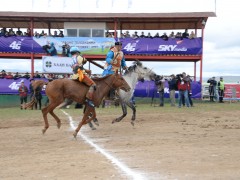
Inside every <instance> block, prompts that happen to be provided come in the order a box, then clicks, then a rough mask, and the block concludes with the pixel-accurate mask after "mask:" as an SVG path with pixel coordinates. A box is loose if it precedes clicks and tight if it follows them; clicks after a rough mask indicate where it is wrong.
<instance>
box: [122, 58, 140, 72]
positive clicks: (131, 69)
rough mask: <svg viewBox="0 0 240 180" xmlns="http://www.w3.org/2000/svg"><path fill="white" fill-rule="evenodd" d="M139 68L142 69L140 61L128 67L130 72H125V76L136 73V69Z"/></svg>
mask: <svg viewBox="0 0 240 180" xmlns="http://www.w3.org/2000/svg"><path fill="white" fill-rule="evenodd" d="M137 66H139V67H142V63H141V62H140V61H139V60H136V61H134V62H133V65H131V66H129V67H128V70H127V71H126V72H125V75H128V74H130V73H132V72H134V71H135V69H136V68H137Z"/></svg>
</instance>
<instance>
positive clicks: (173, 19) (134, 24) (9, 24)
mask: <svg viewBox="0 0 240 180" xmlns="http://www.w3.org/2000/svg"><path fill="white" fill-rule="evenodd" d="M208 17H216V14H215V13H214V12H183V13H45V12H13V11H5V12H0V27H6V28H17V27H20V28H28V27H31V26H30V25H31V20H33V22H34V28H40V29H48V28H49V27H50V28H51V29H64V22H106V23H107V28H108V29H110V30H112V29H114V26H115V22H117V24H118V25H117V29H118V30H171V29H201V28H202V20H203V19H204V20H205V22H207V19H208Z"/></svg>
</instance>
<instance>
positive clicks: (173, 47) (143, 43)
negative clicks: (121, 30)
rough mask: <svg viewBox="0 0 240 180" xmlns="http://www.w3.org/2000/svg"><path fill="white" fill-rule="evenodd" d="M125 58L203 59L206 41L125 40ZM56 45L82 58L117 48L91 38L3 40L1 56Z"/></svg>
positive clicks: (110, 40)
mask: <svg viewBox="0 0 240 180" xmlns="http://www.w3.org/2000/svg"><path fill="white" fill-rule="evenodd" d="M119 40H120V41H121V42H122V43H123V46H122V50H123V52H124V54H126V55H127V54H157V55H200V54H201V53H202V38H195V39H183V40H181V39H178V38H174V39H172V38H169V39H168V41H164V40H163V39H162V38H152V39H151V38H137V39H133V38H123V39H119ZM51 42H53V43H54V45H55V47H56V49H57V53H58V54H62V46H63V45H65V44H68V45H69V46H77V47H78V48H79V49H80V51H81V52H82V54H99V55H101V54H102V55H106V54H107V52H108V51H109V49H110V47H111V46H113V45H114V42H115V39H114V38H97V37H96V38H87V37H63V38H61V37H41V38H35V37H20V36H16V37H0V52H19V53H31V52H33V53H45V51H44V50H43V48H42V46H44V45H47V44H49V43H51Z"/></svg>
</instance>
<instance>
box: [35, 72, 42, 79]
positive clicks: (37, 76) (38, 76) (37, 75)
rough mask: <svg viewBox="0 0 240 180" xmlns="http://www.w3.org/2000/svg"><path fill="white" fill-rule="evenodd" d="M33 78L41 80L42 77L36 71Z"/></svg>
mask: <svg viewBox="0 0 240 180" xmlns="http://www.w3.org/2000/svg"><path fill="white" fill-rule="evenodd" d="M33 77H34V78H41V75H40V74H39V73H38V71H36V72H35V74H34V76H33Z"/></svg>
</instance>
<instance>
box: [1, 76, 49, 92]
mask: <svg viewBox="0 0 240 180" xmlns="http://www.w3.org/2000/svg"><path fill="white" fill-rule="evenodd" d="M34 79H35V80H44V81H46V82H48V80H47V79H45V78H34ZM22 81H23V82H24V85H25V86H26V87H27V88H28V91H29V85H30V79H26V78H19V79H16V80H15V79H0V94H19V92H18V89H19V86H20V85H21V82H22ZM29 93H30V92H29ZM42 93H43V94H45V91H44V89H43V91H42Z"/></svg>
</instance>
